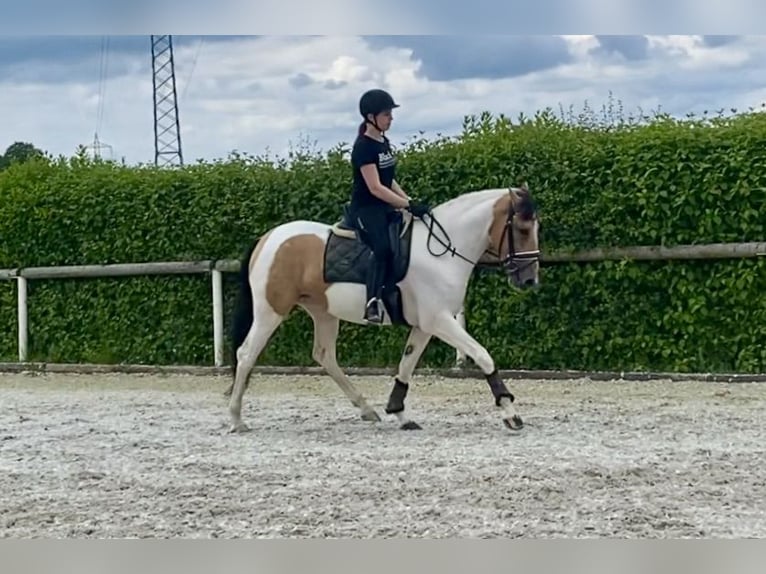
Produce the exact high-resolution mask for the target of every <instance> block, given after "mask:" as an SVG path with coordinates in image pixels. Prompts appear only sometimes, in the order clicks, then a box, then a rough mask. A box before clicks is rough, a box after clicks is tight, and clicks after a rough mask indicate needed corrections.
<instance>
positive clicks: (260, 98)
mask: <svg viewBox="0 0 766 574" xmlns="http://www.w3.org/2000/svg"><path fill="white" fill-rule="evenodd" d="M174 46H175V63H176V78H177V87H178V97H179V106H180V120H181V135H182V143H183V149H184V157H185V159H186V161H187V162H193V161H195V160H196V159H197V158H207V159H212V158H219V157H225V156H226V155H227V154H228V153H229V152H230V151H232V150H235V149H236V150H240V151H246V152H249V153H252V154H260V153H263V152H264V151H265V150H267V149H269V150H271V151H272V152H274V153H279V154H283V153H284V152H285V151H286V150H287V148H288V147H289V146H290V145H291V144H295V143H296V142H298V141H301V140H308V141H316V142H317V144H318V146H319V147H320V148H323V149H327V148H329V147H331V146H333V145H335V144H337V143H338V142H341V141H345V142H350V141H351V140H352V139H353V137H354V136H355V134H356V127H357V125H358V121H359V116H358V111H357V103H358V98H359V96H360V95H361V93H362V92H363V91H365V90H366V89H368V88H370V87H376V86H380V87H384V88H387V89H389V90H390V91H391V92H392V93H393V94H394V97H395V98H396V99H397V101H399V102H401V104H402V107H401V108H400V109H398V110H397V111H396V114H395V120H394V125H393V128H392V131H391V133H390V136H391V138H392V139H393V140H394V141H395V142H403V141H405V140H406V139H408V138H409V137H410V136H412V135H414V134H417V133H418V132H419V131H420V130H425V131H426V133H427V135H429V136H432V135H434V134H435V133H437V132H441V133H444V134H455V133H458V132H459V131H460V128H461V124H462V120H463V117H464V116H465V115H467V114H475V113H480V112H482V111H484V110H489V111H491V112H493V113H496V114H498V113H505V114H506V115H509V116H511V117H516V116H517V115H518V114H519V113H521V112H523V113H525V114H527V115H531V114H533V113H534V112H535V111H537V110H539V109H541V108H544V107H546V106H551V107H553V108H554V109H556V110H557V109H558V107H559V104H561V105H563V106H564V107H565V108H567V107H568V106H569V105H570V104H571V105H573V106H574V108H575V110H579V109H581V107H582V104H583V103H584V101H585V100H588V102H589V104H590V105H591V106H592V107H595V108H599V107H600V105H601V104H602V103H603V102H605V101H606V99H607V97H608V94H609V92H610V91H611V92H612V93H613V94H614V96H615V97H616V98H619V99H620V100H622V102H623V104H624V106H625V109H626V112H631V111H634V110H636V108H637V107H638V106H641V107H642V108H643V109H644V110H647V111H648V110H650V109H653V108H656V107H657V106H658V105H662V108H663V109H664V110H665V111H668V112H670V113H674V114H677V115H684V114H685V113H686V112H689V111H697V112H700V111H702V110H704V109H705V108H707V109H709V110H716V109H719V108H727V109H728V108H729V107H737V108H739V109H744V108H746V107H748V106H750V105H753V106H758V105H760V103H761V102H763V101H764V100H766V88H764V83H763V80H762V78H763V77H764V76H766V58H765V57H764V56H766V39H764V38H762V37H737V38H728V39H725V40H724V39H722V38H714V39H712V40H711V39H710V38H705V37H701V36H646V37H644V38H643V39H642V38H630V37H628V38H625V37H618V38H614V37H595V36H565V37H536V38H526V37H518V36H516V37H514V36H511V37H488V38H481V37H462V36H449V37H439V36H435V37H434V36H428V37H411V36H405V37H383V36H374V37H357V36H332V37H323V36H310V37H299V36H287V37H272V36H265V37H260V38H242V37H235V38H205V39H204V41H203V40H201V39H200V38H199V37H174ZM100 58H101V39H100V37H91V38H78V37H69V38H44V37H38V38H36V39H32V40H30V39H9V38H4V39H0V70H2V73H1V74H0V109H2V110H3V111H4V113H3V114H2V115H0V151H1V150H3V149H5V148H6V147H7V146H8V145H10V144H11V143H13V142H14V141H17V140H20V141H30V142H32V143H33V144H34V145H36V146H37V147H40V148H43V149H46V150H48V151H50V152H51V153H54V154H59V153H63V154H66V155H70V154H72V153H73V152H74V150H75V149H76V147H77V145H78V144H88V143H91V142H92V141H93V138H94V132H96V131H97V132H98V136H99V139H100V140H101V141H102V142H105V143H107V144H110V145H111V146H113V154H114V157H115V158H121V157H123V156H124V157H125V159H126V161H128V162H129V163H135V162H139V161H141V162H152V161H153V159H154V143H153V141H154V140H153V138H154V134H153V115H152V108H153V103H152V91H153V89H152V74H151V56H150V49H149V38H148V37H147V36H144V37H140V36H138V37H128V38H110V50H109V58H108V62H107V64H108V68H107V74H106V81H105V83H104V85H103V86H102V85H101V84H100V83H99V78H100V77H101V76H100ZM10 70H12V72H13V73H7V72H8V71H10ZM99 110H101V113H102V116H101V120H100V121H99V117H100V116H99Z"/></svg>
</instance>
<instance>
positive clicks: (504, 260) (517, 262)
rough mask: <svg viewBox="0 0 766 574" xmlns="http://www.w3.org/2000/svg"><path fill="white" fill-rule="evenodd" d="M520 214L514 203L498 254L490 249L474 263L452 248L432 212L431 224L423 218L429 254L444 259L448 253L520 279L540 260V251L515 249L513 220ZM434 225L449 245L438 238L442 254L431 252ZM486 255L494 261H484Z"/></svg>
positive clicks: (478, 267)
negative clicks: (522, 273)
mask: <svg viewBox="0 0 766 574" xmlns="http://www.w3.org/2000/svg"><path fill="white" fill-rule="evenodd" d="M517 213H518V212H517V211H516V209H515V208H514V206H513V203H511V205H510V206H509V208H508V215H507V217H506V220H505V225H504V226H503V234H502V235H501V237H500V245H499V247H498V250H499V251H498V252H494V251H492V250H490V249H486V250H485V251H484V253H483V254H482V255H481V257H479V259H478V261H472V260H471V259H468V258H467V257H465V256H464V255H462V254H461V253H459V252H458V251H457V249H455V247H453V246H452V241H451V240H450V239H449V235H448V234H447V231H446V230H445V229H444V227H443V226H442V224H441V223H439V221H438V220H437V219H436V218H435V217H434V216H433V213H432V212H429V213H428V214H427V215H428V219H429V223H426V221H425V219H424V218H421V219H422V221H423V223H424V224H425V225H426V226H427V227H428V240H427V242H426V245H427V247H428V252H429V253H430V254H431V255H433V256H435V257H442V256H444V255H446V254H447V253H450V254H451V255H452V257H459V258H460V259H462V260H464V261H466V262H468V263H470V264H471V265H473V266H474V267H476V268H477V269H503V270H504V271H505V272H506V274H507V275H508V279H509V281H510V279H511V278H512V277H514V276H516V278H518V275H519V274H520V273H521V272H522V271H523V270H524V269H526V268H527V267H529V266H531V265H534V264H535V263H537V262H538V261H539V260H540V250H539V249H534V250H530V251H516V248H515V242H514V240H513V218H514V216H515V215H516V214H517ZM434 225H436V226H438V227H439V229H441V231H442V233H444V236H445V237H447V241H448V244H447V243H444V241H442V240H441V239H440V238H438V237H436V240H437V241H438V242H439V243H441V244H442V246H443V247H444V251H443V252H442V253H438V254H437V253H434V252H433V251H432V250H431V238H432V237H435V235H434V232H433V228H434ZM505 241H508V254H507V255H506V256H505V257H501V254H502V252H503V243H504V242H505ZM486 255H489V256H490V257H491V258H492V260H491V261H487V260H486V259H484V257H485V256H486Z"/></svg>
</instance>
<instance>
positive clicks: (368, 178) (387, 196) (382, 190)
mask: <svg viewBox="0 0 766 574" xmlns="http://www.w3.org/2000/svg"><path fill="white" fill-rule="evenodd" d="M359 169H360V171H361V172H362V177H363V178H364V182H365V183H366V184H367V187H368V188H369V189H370V192H371V193H372V194H373V195H374V196H375V197H378V198H380V199H382V200H383V201H385V202H387V203H390V204H391V205H393V206H394V207H402V208H404V207H407V206H408V205H409V204H410V202H409V199H408V198H407V197H406V196H402V195H399V194H398V193H396V192H394V191H392V190H390V189H388V188H387V187H386V186H385V185H383V184H382V183H380V177H379V176H378V168H377V166H376V165H375V164H374V163H368V164H365V165H363V166H361V167H360V168H359Z"/></svg>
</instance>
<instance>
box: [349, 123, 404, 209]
mask: <svg viewBox="0 0 766 574" xmlns="http://www.w3.org/2000/svg"><path fill="white" fill-rule="evenodd" d="M383 140H384V141H382V142H379V141H377V140H374V139H372V138H371V137H369V136H366V135H364V134H362V135H360V136H358V137H357V138H356V141H355V142H354V147H353V148H352V150H351V165H352V166H353V173H354V188H353V193H352V195H351V207H352V208H357V207H369V206H372V205H376V206H379V207H384V208H385V207H389V208H391V209H395V208H394V207H393V206H392V205H391V204H389V203H388V202H387V201H383V200H382V199H379V198H378V197H376V196H374V195H373V194H372V193H371V192H370V190H369V188H368V187H367V184H366V183H365V181H364V176H362V172H361V170H360V168H361V167H362V166H363V165H366V164H369V163H374V164H375V165H376V166H377V168H378V177H380V183H382V184H383V185H385V186H386V187H388V188H389V189H390V188H391V184H392V183H393V181H394V172H395V171H396V158H395V157H394V155H393V152H392V150H391V143H390V142H389V141H388V138H386V137H385V136H384V138H383Z"/></svg>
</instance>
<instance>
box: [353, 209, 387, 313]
mask: <svg viewBox="0 0 766 574" xmlns="http://www.w3.org/2000/svg"><path fill="white" fill-rule="evenodd" d="M359 220H360V224H361V226H362V228H363V229H364V233H363V239H364V241H365V243H366V244H367V245H368V246H369V247H370V249H371V250H372V254H371V260H370V267H369V271H368V274H367V305H366V309H365V320H366V321H368V322H370V323H381V322H382V321H383V305H382V302H381V297H382V291H383V284H384V282H385V278H386V267H387V265H388V261H389V259H390V257H391V247H390V244H389V238H388V219H387V216H386V213H385V211H383V210H382V209H370V210H365V212H362V213H361V214H360V215H359Z"/></svg>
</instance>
